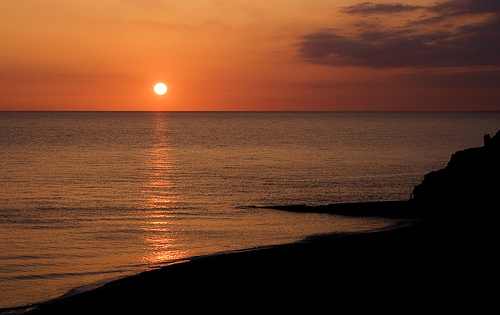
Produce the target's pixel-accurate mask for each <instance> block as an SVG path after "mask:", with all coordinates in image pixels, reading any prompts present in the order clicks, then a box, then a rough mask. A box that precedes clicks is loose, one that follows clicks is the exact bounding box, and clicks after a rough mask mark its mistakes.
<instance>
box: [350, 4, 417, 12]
mask: <svg viewBox="0 0 500 315" xmlns="http://www.w3.org/2000/svg"><path fill="white" fill-rule="evenodd" d="M420 8H421V7H420V6H413V5H404V4H399V3H379V4H375V3H371V2H364V3H360V4H356V5H352V6H348V7H342V9H341V12H343V13H348V14H359V15H372V14H392V13H399V12H411V11H415V10H418V9H420Z"/></svg>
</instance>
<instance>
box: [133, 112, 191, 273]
mask: <svg viewBox="0 0 500 315" xmlns="http://www.w3.org/2000/svg"><path fill="white" fill-rule="evenodd" d="M155 115H157V116H156V117H155V134H154V137H155V139H156V141H155V145H154V146H153V147H152V148H151V150H150V152H149V154H148V173H147V182H146V183H145V184H144V186H143V190H142V194H143V196H144V199H145V205H144V206H143V214H144V218H145V222H144V224H143V225H142V226H141V230H142V231H143V232H144V233H143V236H142V239H143V242H144V245H145V254H144V255H143V257H142V258H141V262H143V263H147V264H153V265H160V264H162V263H167V262H171V261H174V260H179V259H182V258H186V257H187V256H188V253H187V252H186V251H184V250H182V245H181V244H180V243H179V241H178V238H177V234H176V231H175V229H174V228H175V224H176V223H175V219H176V215H175V208H174V206H175V204H176V203H177V199H176V196H175V195H174V193H173V192H172V188H173V187H174V184H173V183H172V171H173V169H174V165H173V163H172V158H171V156H170V148H169V147H168V138H167V133H168V128H167V127H168V126H167V122H166V117H165V115H166V114H165V113H156V114H155Z"/></svg>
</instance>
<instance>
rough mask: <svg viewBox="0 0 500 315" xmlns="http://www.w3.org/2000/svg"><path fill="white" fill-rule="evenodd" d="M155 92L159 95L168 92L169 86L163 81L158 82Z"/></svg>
mask: <svg viewBox="0 0 500 315" xmlns="http://www.w3.org/2000/svg"><path fill="white" fill-rule="evenodd" d="M154 90H155V93H156V94H158V95H163V94H165V93H167V86H166V85H165V84H163V83H157V84H156V85H155V87H154Z"/></svg>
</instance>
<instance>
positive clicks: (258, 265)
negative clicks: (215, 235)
mask: <svg viewBox="0 0 500 315" xmlns="http://www.w3.org/2000/svg"><path fill="white" fill-rule="evenodd" d="M390 203H392V202H382V203H378V205H382V204H386V205H388V204H390ZM399 203H400V202H397V203H393V205H396V204H399ZM403 203H404V204H406V205H408V204H409V203H406V202H403ZM373 204H374V203H362V204H358V206H359V207H358V208H359V210H363V211H360V212H359V213H361V212H365V214H366V210H369V209H368V208H370V207H369V206H370V205H373ZM400 205H401V204H400ZM288 207H289V208H290V209H292V210H293V211H297V210H298V209H299V210H301V211H304V210H307V211H308V212H311V211H313V210H317V209H318V207H304V206H299V207H297V206H288ZM349 207H351V208H352V207H353V205H352V204H350V205H347V206H338V205H334V206H332V205H328V206H322V207H320V208H319V209H320V211H325V210H326V209H330V210H332V209H333V210H339V209H346V208H349ZM412 207H413V206H412ZM266 208H271V207H266ZM272 208H274V207H272ZM369 212H370V213H371V214H372V215H374V214H375V212H376V211H375V209H374V208H373V207H371V211H369ZM383 212H384V211H383ZM323 213H325V212H323ZM385 213H386V214H387V212H385ZM332 214H338V212H336V211H333V212H332ZM381 214H384V213H381ZM401 217H405V218H401V219H400V220H398V221H396V223H395V224H393V225H390V226H387V227H385V228H380V229H374V230H368V231H365V232H353V233H328V234H318V235H310V236H308V237H305V238H303V239H302V240H299V241H297V242H293V243H287V244H279V245H268V246H260V247H254V248H247V249H241V250H235V251H228V252H219V253H215V254H209V255H202V256H195V257H191V258H188V259H187V260H185V261H180V262H174V263H172V264H169V265H167V266H163V267H160V268H157V269H152V270H148V271H144V272H141V273H138V274H135V275H130V276H126V277H123V278H119V279H116V280H113V281H110V282H107V283H104V284H103V285H101V286H98V287H97V288H94V289H92V290H88V291H83V292H78V293H77V294H73V295H68V294H67V295H64V296H62V297H59V298H56V299H53V300H50V301H47V302H42V303H36V304H33V305H29V306H23V307H15V308H9V309H3V310H0V314H31V315H36V314H38V315H40V314H90V313H91V314H138V313H140V314H143V313H151V314H152V313H158V312H159V313H163V312H166V311H168V312H167V313H172V314H257V313H258V314H304V313H321V312H322V311H324V310H325V309H331V310H332V312H335V311H349V312H353V311H355V312H358V311H374V310H380V311H384V312H392V311H394V312H397V311H404V310H406V309H411V310H412V311H416V310H420V311H425V310H429V309H435V310H437V309H443V310H445V309H446V310H449V309H450V308H454V307H455V306H454V305H453V303H455V304H457V303H456V301H455V300H456V299H457V296H458V297H459V298H465V297H466V296H464V294H465V295H467V298H469V299H470V296H469V293H468V290H467V289H468V288H469V287H468V286H466V287H464V284H463V283H462V282H463V280H464V279H469V280H470V279H471V278H470V277H469V276H468V275H467V273H466V272H465V270H464V269H463V268H464V266H467V267H468V268H469V267H470V266H468V264H470V262H471V261H469V260H465V261H463V262H459V261H457V260H456V259H455V258H457V257H458V258H462V259H463V256H462V255H463V254H461V253H459V254H456V253H455V250H456V251H459V252H460V251H462V250H463V249H464V248H461V247H459V246H458V247H456V248H455V247H452V248H450V249H446V250H444V251H442V249H443V248H442V245H443V242H442V241H439V240H436V239H435V236H434V235H432V232H429V230H428V228H427V226H426V224H425V222H424V221H423V219H418V218H414V215H413V214H411V215H410V214H409V215H401ZM451 237H453V236H451ZM457 255H458V256H457ZM450 266H453V267H451V268H450ZM473 272H474V271H473ZM457 273H460V274H459V276H458V278H457ZM479 291H480V290H479ZM443 292H446V293H447V294H450V295H449V297H448V296H447V295H443ZM463 292H466V293H463ZM459 305H460V303H458V304H457V305H456V307H459Z"/></svg>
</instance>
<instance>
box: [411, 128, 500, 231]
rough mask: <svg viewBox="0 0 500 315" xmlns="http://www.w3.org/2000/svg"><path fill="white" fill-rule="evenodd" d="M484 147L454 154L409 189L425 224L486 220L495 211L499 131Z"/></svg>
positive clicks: (499, 176)
mask: <svg viewBox="0 0 500 315" xmlns="http://www.w3.org/2000/svg"><path fill="white" fill-rule="evenodd" d="M484 140H485V141H484V142H485V144H484V146H483V147H477V148H470V149H466V150H462V151H458V152H456V153H455V154H453V155H452V157H451V159H450V161H449V162H448V165H447V166H446V167H445V168H443V169H441V170H438V171H435V172H431V173H428V174H427V175H425V177H424V180H423V181H422V183H421V184H420V185H417V186H416V187H415V188H414V190H413V200H412V201H413V202H415V203H416V204H417V205H418V206H419V207H420V208H421V209H422V211H423V213H424V216H425V218H426V220H427V221H429V222H439V223H443V222H457V221H462V222H464V223H465V222H466V221H476V220H488V219H489V218H490V217H492V216H493V214H494V213H495V212H496V211H497V210H498V197H499V193H500V131H499V132H497V134H496V135H495V136H494V137H493V138H490V136H489V135H485V137H484Z"/></svg>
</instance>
